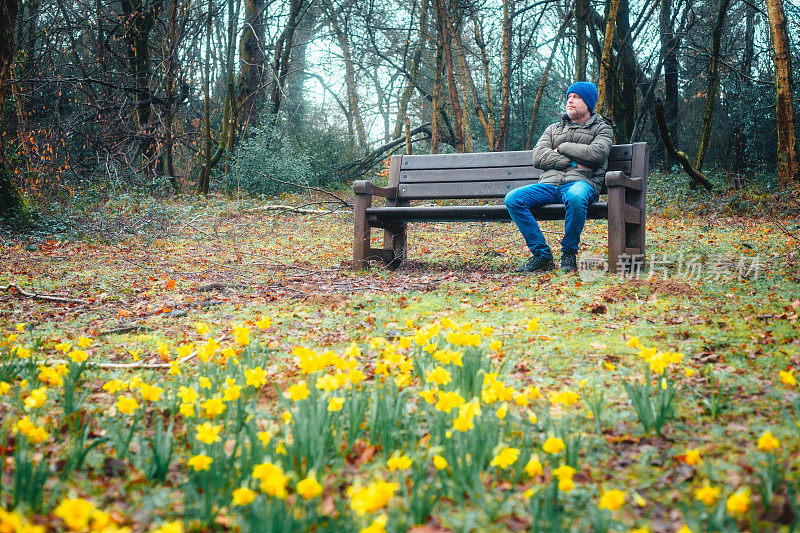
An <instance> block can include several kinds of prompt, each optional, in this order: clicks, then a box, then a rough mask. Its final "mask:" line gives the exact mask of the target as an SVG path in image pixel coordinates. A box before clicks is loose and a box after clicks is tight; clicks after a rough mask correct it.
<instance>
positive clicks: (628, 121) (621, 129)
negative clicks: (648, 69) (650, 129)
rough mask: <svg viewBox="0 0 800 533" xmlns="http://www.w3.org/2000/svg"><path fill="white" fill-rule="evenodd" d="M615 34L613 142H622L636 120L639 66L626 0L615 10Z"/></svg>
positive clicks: (627, 139)
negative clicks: (616, 53)
mask: <svg viewBox="0 0 800 533" xmlns="http://www.w3.org/2000/svg"><path fill="white" fill-rule="evenodd" d="M643 10H644V8H643ZM617 36H618V38H619V47H618V50H619V56H618V58H619V61H618V62H617V63H618V71H619V76H618V77H617V81H618V82H619V90H618V91H614V106H613V107H614V122H615V123H616V135H615V142H617V143H619V144H624V143H627V142H628V141H629V139H630V135H631V132H632V131H633V128H634V121H635V120H636V85H637V68H638V66H639V65H638V63H637V61H636V56H635V54H636V52H634V50H633V46H632V44H631V42H632V39H633V35H632V33H631V25H630V4H629V2H628V0H620V4H619V9H618V10H617Z"/></svg>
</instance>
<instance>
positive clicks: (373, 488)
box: [348, 481, 400, 516]
mask: <svg viewBox="0 0 800 533" xmlns="http://www.w3.org/2000/svg"><path fill="white" fill-rule="evenodd" d="M398 490H400V486H399V485H398V484H397V483H389V482H386V481H376V482H374V483H370V484H369V485H367V486H366V487H364V488H361V489H355V488H353V487H351V488H350V489H349V490H348V494H349V496H350V507H351V508H352V509H353V511H355V512H356V514H357V515H359V516H364V515H365V514H366V513H373V512H375V511H377V510H378V509H382V508H383V507H385V506H386V504H387V503H389V500H391V499H392V496H394V493H395V492H397V491H398Z"/></svg>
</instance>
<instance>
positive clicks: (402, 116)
mask: <svg viewBox="0 0 800 533" xmlns="http://www.w3.org/2000/svg"><path fill="white" fill-rule="evenodd" d="M427 38H428V0H422V5H421V6H420V9H419V39H417V43H416V45H415V46H414V54H413V55H412V56H411V69H410V70H409V72H410V74H411V79H410V80H408V85H406V88H405V89H404V90H403V94H402V96H400V103H399V106H398V109H397V121H396V122H395V125H394V133H393V134H392V139H397V138H399V137H400V135H402V132H403V125H404V124H405V120H406V118H407V116H406V113H407V110H408V102H409V100H411V95H412V94H414V85H415V84H416V83H417V77H418V76H419V64H420V60H421V59H422V52H423V50H424V49H425V41H426V40H427Z"/></svg>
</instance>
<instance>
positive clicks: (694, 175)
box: [655, 100, 712, 191]
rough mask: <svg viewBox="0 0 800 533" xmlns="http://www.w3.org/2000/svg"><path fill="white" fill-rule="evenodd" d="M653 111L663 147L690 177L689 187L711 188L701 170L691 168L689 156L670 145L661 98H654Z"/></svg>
mask: <svg viewBox="0 0 800 533" xmlns="http://www.w3.org/2000/svg"><path fill="white" fill-rule="evenodd" d="M655 111H656V122H657V123H658V131H659V133H660V134H661V140H662V141H663V142H664V148H665V149H666V150H667V152H669V153H670V155H671V156H672V157H673V158H675V160H676V161H678V163H680V165H681V167H683V170H684V172H686V174H687V175H688V176H689V177H690V178H691V180H692V181H691V182H690V184H691V187H692V188H693V189H694V188H696V187H697V184H698V183H699V184H701V185H702V186H703V187H705V189H706V190H707V191H710V190H711V189H712V185H711V183H710V182H709V181H708V180H707V179H706V177H705V176H704V175H703V173H702V172H700V171H699V170H697V169H695V168H692V163H691V162H690V161H689V158H688V157H686V154H684V153H683V152H680V151H678V149H677V148H675V147H674V146H673V145H672V140H671V139H670V136H669V130H668V129H667V120H666V118H664V106H663V105H661V100H656V102H655Z"/></svg>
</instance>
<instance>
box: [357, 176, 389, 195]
mask: <svg viewBox="0 0 800 533" xmlns="http://www.w3.org/2000/svg"><path fill="white" fill-rule="evenodd" d="M353 193H355V194H368V195H370V196H380V197H381V198H397V187H378V186H377V185H375V184H374V183H372V182H371V181H367V180H357V181H354V182H353Z"/></svg>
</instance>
